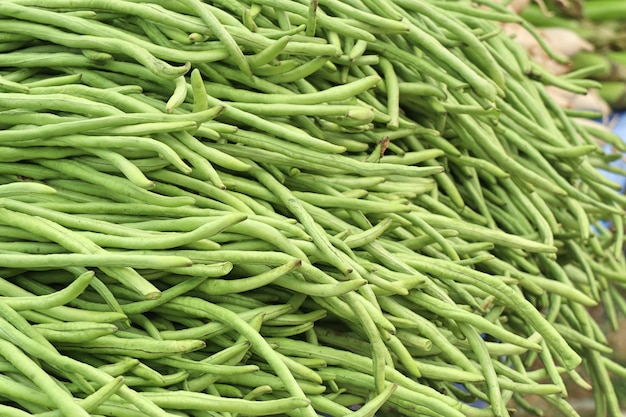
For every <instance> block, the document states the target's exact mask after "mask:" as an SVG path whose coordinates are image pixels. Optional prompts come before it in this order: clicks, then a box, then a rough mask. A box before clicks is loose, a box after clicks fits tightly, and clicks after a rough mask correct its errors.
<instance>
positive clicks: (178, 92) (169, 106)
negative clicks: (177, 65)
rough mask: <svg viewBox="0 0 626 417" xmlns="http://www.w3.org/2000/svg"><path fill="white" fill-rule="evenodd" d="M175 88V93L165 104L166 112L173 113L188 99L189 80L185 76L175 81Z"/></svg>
mask: <svg viewBox="0 0 626 417" xmlns="http://www.w3.org/2000/svg"><path fill="white" fill-rule="evenodd" d="M174 83H175V88H174V92H173V93H172V95H171V96H170V98H169V99H168V100H167V103H165V112H166V113H172V112H173V111H174V109H175V108H177V107H178V106H180V105H181V104H182V103H183V102H184V101H185V98H186V97H187V80H186V79H185V77H184V75H181V76H180V77H177V78H175V79H174Z"/></svg>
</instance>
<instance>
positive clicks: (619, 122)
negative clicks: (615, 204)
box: [602, 112, 626, 192]
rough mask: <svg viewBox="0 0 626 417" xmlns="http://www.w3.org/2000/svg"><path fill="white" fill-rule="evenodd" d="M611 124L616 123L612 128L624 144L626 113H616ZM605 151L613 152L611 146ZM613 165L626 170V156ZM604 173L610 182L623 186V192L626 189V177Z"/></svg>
mask: <svg viewBox="0 0 626 417" xmlns="http://www.w3.org/2000/svg"><path fill="white" fill-rule="evenodd" d="M610 123H611V124H613V123H614V126H613V127H612V129H613V132H614V133H615V134H616V135H618V136H619V137H621V138H622V140H623V141H624V142H626V112H621V113H616V114H614V115H613V116H612V117H611V122H610ZM605 146H606V147H605V151H606V152H607V153H610V152H611V146H610V145H605ZM611 165H614V166H617V167H619V168H621V169H626V154H625V155H624V156H623V157H622V158H621V159H618V160H616V161H614V162H612V163H611ZM602 173H603V174H604V175H605V176H606V177H607V178H609V179H610V180H612V181H614V182H616V183H618V184H621V185H622V192H624V190H625V189H626V177H624V176H622V175H619V174H615V173H612V172H606V171H604V170H602Z"/></svg>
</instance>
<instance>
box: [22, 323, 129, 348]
mask: <svg viewBox="0 0 626 417" xmlns="http://www.w3.org/2000/svg"><path fill="white" fill-rule="evenodd" d="M33 327H34V328H35V329H36V330H37V331H38V332H39V333H41V334H42V335H43V337H45V338H46V339H47V340H49V341H51V342H61V343H82V342H87V341H89V340H93V339H96V338H98V337H100V336H105V335H109V334H112V333H115V332H116V331H117V330H118V328H117V326H116V325H114V324H110V323H93V322H71V323H41V324H35V325H33Z"/></svg>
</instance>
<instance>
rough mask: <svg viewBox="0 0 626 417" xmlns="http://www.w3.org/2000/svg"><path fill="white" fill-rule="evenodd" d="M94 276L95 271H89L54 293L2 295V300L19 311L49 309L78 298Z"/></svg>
mask: <svg viewBox="0 0 626 417" xmlns="http://www.w3.org/2000/svg"><path fill="white" fill-rule="evenodd" d="M93 277H94V272H93V271H87V272H85V273H84V274H82V275H81V276H79V277H78V278H76V280H74V281H73V282H72V283H71V284H69V285H68V286H67V287H65V288H64V289H63V290H60V291H57V292H56V293H54V294H50V295H46V296H39V297H9V298H4V297H2V298H0V300H1V301H2V302H4V303H6V304H7V305H8V306H10V307H11V308H13V309H14V310H17V311H19V310H34V309H47V308H50V307H54V306H58V305H63V304H66V303H67V302H69V301H70V300H72V299H74V298H76V297H77V296H78V295H79V294H80V293H81V292H82V291H83V290H84V289H85V288H87V286H88V285H89V283H90V282H91V280H92V279H93Z"/></svg>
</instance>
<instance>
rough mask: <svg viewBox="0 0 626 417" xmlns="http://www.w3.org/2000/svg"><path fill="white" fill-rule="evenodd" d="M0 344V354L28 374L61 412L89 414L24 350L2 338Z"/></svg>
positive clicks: (73, 414) (74, 414) (78, 414)
mask: <svg viewBox="0 0 626 417" xmlns="http://www.w3.org/2000/svg"><path fill="white" fill-rule="evenodd" d="M0 346H1V347H2V349H1V351H2V356H4V357H5V358H6V359H7V360H8V361H9V362H11V363H12V364H13V365H14V366H15V367H16V368H17V369H19V370H20V371H21V372H22V373H24V374H26V375H28V376H29V377H30V378H31V379H32V381H33V382H34V383H35V384H36V385H37V386H38V387H39V388H40V389H41V390H42V391H43V392H45V393H47V395H48V396H49V397H50V399H51V401H52V402H53V403H54V404H55V406H57V407H58V408H59V409H60V410H61V411H62V412H63V414H65V415H72V416H85V417H88V416H89V413H88V412H87V411H85V410H84V409H83V408H82V407H80V406H79V405H78V404H76V403H75V402H74V401H73V399H72V398H71V397H70V396H69V395H68V393H67V392H66V391H64V390H63V389H61V387H59V386H58V385H57V383H56V382H55V381H54V380H53V379H52V378H51V377H50V376H49V375H48V374H47V373H46V372H44V371H43V369H41V368H40V367H39V366H38V365H37V364H36V363H35V362H34V361H33V360H32V359H31V358H29V357H28V356H27V355H26V354H24V352H22V351H21V350H20V349H19V348H17V347H16V346H15V345H14V344H12V343H11V342H8V341H7V340H6V339H4V338H2V339H0Z"/></svg>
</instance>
